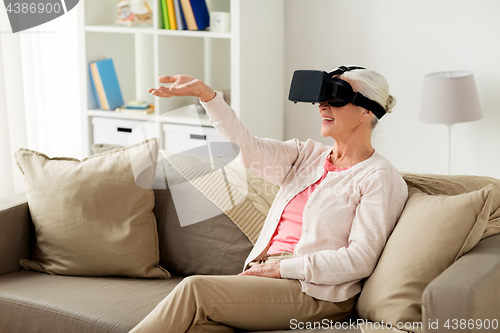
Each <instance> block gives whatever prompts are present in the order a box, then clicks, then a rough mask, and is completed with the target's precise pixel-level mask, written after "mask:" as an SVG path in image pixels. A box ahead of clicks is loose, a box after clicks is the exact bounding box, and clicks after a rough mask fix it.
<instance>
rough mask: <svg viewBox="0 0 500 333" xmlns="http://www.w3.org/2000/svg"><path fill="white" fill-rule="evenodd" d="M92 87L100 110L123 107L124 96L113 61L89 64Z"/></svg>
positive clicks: (109, 59) (107, 60)
mask: <svg viewBox="0 0 500 333" xmlns="http://www.w3.org/2000/svg"><path fill="white" fill-rule="evenodd" d="M89 71H90V78H91V80H90V81H91V85H92V88H93V90H94V93H95V96H96V100H97V102H98V103H99V108H100V109H102V110H114V109H115V108H117V107H120V106H122V105H123V96H122V92H121V89H120V84H119V83H118V77H117V76H116V71H115V66H114V64H113V59H111V58H108V59H104V60H98V61H92V62H90V63H89Z"/></svg>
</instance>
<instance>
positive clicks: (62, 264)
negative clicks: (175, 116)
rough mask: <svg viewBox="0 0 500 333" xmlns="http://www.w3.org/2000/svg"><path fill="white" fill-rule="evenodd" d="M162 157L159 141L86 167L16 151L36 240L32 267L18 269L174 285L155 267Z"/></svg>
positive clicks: (74, 161)
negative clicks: (156, 178) (163, 281)
mask: <svg viewBox="0 0 500 333" xmlns="http://www.w3.org/2000/svg"><path fill="white" fill-rule="evenodd" d="M158 151H159V141H158V139H157V138H154V139H149V140H146V141H144V142H142V143H140V144H136V145H133V146H129V147H126V148H123V149H119V150H116V151H113V152H110V153H108V154H102V155H94V156H92V157H89V158H85V159H83V160H81V161H80V160H77V159H72V158H49V157H47V156H45V155H43V154H41V153H38V152H35V151H31V150H27V149H20V150H19V151H17V152H16V159H17V163H18V165H19V167H20V169H21V171H22V172H23V173H24V176H25V184H26V194H27V197H28V205H29V209H30V213H31V217H32V220H33V224H34V226H35V236H36V245H35V248H34V251H33V257H32V260H27V259H23V260H21V261H20V264H21V266H22V267H23V268H25V269H31V270H37V271H41V272H46V273H49V274H63V275H80V276H129V277H140V278H168V277H170V274H169V273H168V272H167V271H166V270H164V269H162V268H161V267H159V266H158V260H159V250H158V233H157V229H156V219H155V216H154V214H153V207H154V202H155V198H154V193H153V190H152V189H151V188H150V186H151V183H152V181H153V179H154V174H155V168H156V161H157V158H158ZM138 184H139V185H141V186H142V187H139V186H138ZM143 187H144V188H143ZM148 187H149V188H148Z"/></svg>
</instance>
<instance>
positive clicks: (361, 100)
mask: <svg viewBox="0 0 500 333" xmlns="http://www.w3.org/2000/svg"><path fill="white" fill-rule="evenodd" d="M354 69H366V68H364V67H358V66H350V67H347V66H340V67H339V68H337V69H336V70H334V71H333V72H330V73H328V75H330V76H335V75H342V74H344V73H345V72H349V71H352V70H354ZM342 90H344V89H342ZM344 94H345V93H344ZM342 95H343V94H342ZM348 95H350V94H348ZM342 97H344V96H341V98H342ZM345 97H347V96H345ZM345 97H344V99H345V100H347V101H350V102H351V103H352V104H354V105H356V106H360V107H362V108H364V109H367V110H370V111H371V112H373V114H374V115H375V117H377V118H378V119H380V118H382V117H383V116H384V115H385V114H386V111H385V109H384V108H383V107H382V106H381V105H380V104H378V103H377V102H375V101H374V100H371V99H369V98H367V97H365V96H363V95H362V94H361V93H358V92H356V93H353V94H352V95H351V96H349V97H348V98H345Z"/></svg>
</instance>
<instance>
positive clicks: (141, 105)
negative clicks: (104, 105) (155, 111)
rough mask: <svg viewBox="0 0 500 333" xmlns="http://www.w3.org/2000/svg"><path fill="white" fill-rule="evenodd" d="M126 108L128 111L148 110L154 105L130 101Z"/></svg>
mask: <svg viewBox="0 0 500 333" xmlns="http://www.w3.org/2000/svg"><path fill="white" fill-rule="evenodd" d="M125 107H126V108H127V109H147V108H149V107H154V105H152V104H149V103H148V102H145V101H130V102H128V103H127V105H126V106H125Z"/></svg>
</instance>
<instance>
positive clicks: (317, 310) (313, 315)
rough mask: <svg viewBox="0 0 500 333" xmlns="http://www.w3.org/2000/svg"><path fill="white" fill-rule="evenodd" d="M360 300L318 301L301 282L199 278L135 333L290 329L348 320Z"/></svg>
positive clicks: (177, 292)
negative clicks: (300, 324) (294, 325)
mask: <svg viewBox="0 0 500 333" xmlns="http://www.w3.org/2000/svg"><path fill="white" fill-rule="evenodd" d="M356 300H357V296H355V297H353V298H351V299H349V300H347V301H344V302H340V303H332V302H326V301H320V300H317V299H315V298H313V297H311V296H308V295H306V294H305V293H303V292H302V287H301V285H300V282H299V281H297V280H288V279H272V278H264V277H256V276H238V275H225V276H213V275H195V276H190V277H187V278H185V279H184V280H182V282H181V283H179V285H177V287H175V289H174V290H173V291H172V292H171V293H170V294H169V295H168V296H167V297H166V298H165V299H163V301H161V302H160V303H159V304H158V305H157V306H156V308H155V309H154V310H153V311H152V312H151V313H150V314H149V315H147V316H146V318H144V319H143V320H142V321H141V322H140V323H139V324H138V325H137V326H136V327H135V328H134V329H133V330H132V331H131V333H139V332H148V333H160V332H161V333H166V332H168V333H177V332H178V333H184V332H234V331H235V330H250V331H262V330H278V329H290V325H291V321H292V320H296V322H313V321H322V320H323V319H328V320H332V321H343V320H346V319H348V318H349V316H350V315H351V312H352V310H353V309H354V306H355V304H356Z"/></svg>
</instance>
